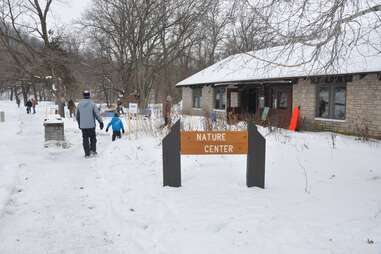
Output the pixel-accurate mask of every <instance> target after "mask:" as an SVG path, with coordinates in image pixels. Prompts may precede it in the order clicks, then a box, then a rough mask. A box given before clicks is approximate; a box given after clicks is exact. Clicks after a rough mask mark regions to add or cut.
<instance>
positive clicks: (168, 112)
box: [163, 101, 172, 118]
mask: <svg viewBox="0 0 381 254" xmlns="http://www.w3.org/2000/svg"><path fill="white" fill-rule="evenodd" d="M171 107H172V105H171V102H169V101H166V102H165V103H164V110H163V116H164V118H165V117H170V116H171Z"/></svg>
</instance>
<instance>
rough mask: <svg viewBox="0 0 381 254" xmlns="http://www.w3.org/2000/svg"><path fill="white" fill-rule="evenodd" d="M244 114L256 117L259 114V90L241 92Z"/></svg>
mask: <svg viewBox="0 0 381 254" xmlns="http://www.w3.org/2000/svg"><path fill="white" fill-rule="evenodd" d="M241 98H242V106H241V108H242V113H244V114H248V115H254V114H255V113H256V112H257V101H258V98H257V89H253V88H251V89H247V90H243V91H242V92H241Z"/></svg>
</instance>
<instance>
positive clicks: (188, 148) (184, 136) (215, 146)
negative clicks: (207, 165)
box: [181, 131, 248, 155]
mask: <svg viewBox="0 0 381 254" xmlns="http://www.w3.org/2000/svg"><path fill="white" fill-rule="evenodd" d="M247 136H248V135H247V132H246V131H233V132H232V131H230V132H215V131H213V132H204V131H202V132H199V131H188V132H181V154H184V155H187V154H188V155H190V154H194V155H206V154H247V152H248V140H247Z"/></svg>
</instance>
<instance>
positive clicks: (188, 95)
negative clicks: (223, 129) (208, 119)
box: [182, 85, 226, 117]
mask: <svg viewBox="0 0 381 254" xmlns="http://www.w3.org/2000/svg"><path fill="white" fill-rule="evenodd" d="M213 89H214V88H213V87H212V86H210V85H208V86H203V87H202V98H201V108H193V105H192V104H193V102H192V88H191V87H182V98H183V114H186V115H195V116H204V115H205V114H206V113H208V112H211V111H212V110H214V90H213ZM225 101H226V92H225ZM216 112H217V115H218V116H219V117H224V116H225V111H224V110H216Z"/></svg>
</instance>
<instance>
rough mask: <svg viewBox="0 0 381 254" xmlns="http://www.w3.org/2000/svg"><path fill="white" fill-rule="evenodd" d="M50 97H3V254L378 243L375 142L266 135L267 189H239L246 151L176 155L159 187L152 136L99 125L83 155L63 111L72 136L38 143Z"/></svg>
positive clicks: (328, 248) (380, 181) (350, 247)
mask: <svg viewBox="0 0 381 254" xmlns="http://www.w3.org/2000/svg"><path fill="white" fill-rule="evenodd" d="M51 106H52V105H51ZM51 106H49V104H41V105H39V106H38V107H37V110H38V114H37V115H27V114H26V113H25V110H24V109H23V108H21V109H17V107H16V106H15V103H14V102H13V103H11V102H5V101H1V102H0V111H5V112H6V122H5V123H0V155H1V156H0V253H1V254H8V253H49V254H50V253H150V254H152V253H163V254H164V253H176V254H181V253H191V254H194V253H208V254H209V253H218V254H220V253H229V254H231V253H261V254H266V253H271V254H273V253H293V254H297V253H303V254H305V253H309V254H313V253H319V254H321V253H327V254H332V253H335V254H336V253H343V254H348V253H362V254H365V253H374V254H380V253H381V143H379V142H375V141H374V142H360V141H357V140H356V139H355V138H353V137H346V136H340V135H337V136H336V137H335V136H332V135H331V134H330V133H289V132H284V133H272V134H269V135H267V136H266V139H267V158H266V163H267V168H266V170H267V172H266V189H264V190H262V189H258V188H250V189H249V188H246V187H245V166H246V159H245V157H244V156H183V157H182V176H183V178H182V184H183V187H181V188H178V189H176V188H164V187H162V162H161V138H160V137H148V136H146V137H144V136H142V135H139V136H138V138H137V139H135V136H133V138H132V139H131V140H129V139H128V138H127V136H124V137H123V139H122V140H118V141H117V142H115V143H112V142H111V137H110V133H107V134H106V133H105V132H104V131H100V130H98V152H99V155H98V156H97V157H95V158H91V159H84V158H83V151H82V145H81V134H80V131H79V129H78V128H77V125H76V123H75V122H74V121H73V119H66V120H65V135H66V139H67V141H68V142H69V143H70V146H69V147H68V148H67V149H63V148H52V147H50V148H44V142H43V125H42V123H43V118H44V117H45V114H46V112H50V110H48V108H47V107H51ZM107 121H108V120H106V121H105V122H106V123H107ZM262 131H263V132H265V130H262ZM333 142H334V143H335V145H334V146H333Z"/></svg>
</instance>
